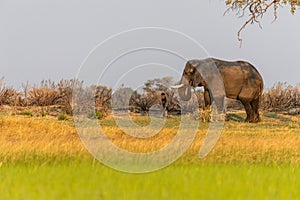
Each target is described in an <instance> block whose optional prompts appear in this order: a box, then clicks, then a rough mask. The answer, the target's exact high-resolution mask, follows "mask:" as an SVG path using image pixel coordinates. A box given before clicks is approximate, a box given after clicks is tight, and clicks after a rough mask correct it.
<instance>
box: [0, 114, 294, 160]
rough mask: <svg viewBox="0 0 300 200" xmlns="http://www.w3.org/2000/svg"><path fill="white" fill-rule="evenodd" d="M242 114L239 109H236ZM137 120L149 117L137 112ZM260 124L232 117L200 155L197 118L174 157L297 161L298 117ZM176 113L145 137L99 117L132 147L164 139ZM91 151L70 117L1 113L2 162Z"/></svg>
mask: <svg viewBox="0 0 300 200" xmlns="http://www.w3.org/2000/svg"><path fill="white" fill-rule="evenodd" d="M235 115H238V116H243V113H235ZM134 120H135V121H136V122H137V123H144V124H147V119H146V118H143V117H135V118H134ZM262 120H263V121H262V122H261V123H258V124H249V123H243V122H237V121H233V120H231V121H230V122H226V124H225V126H224V129H223V131H222V135H221V137H220V139H219V141H218V143H217V145H216V146H215V148H214V149H213V151H212V152H211V153H210V154H209V155H208V156H207V157H205V158H204V159H199V158H198V156H197V155H198V151H199V149H200V146H201V144H202V142H203V139H204V137H205V134H206V131H207V128H208V124H206V123H201V125H200V128H199V130H198V132H197V135H196V138H195V140H194V142H193V144H192V145H191V147H190V149H189V150H188V151H187V153H186V154H185V155H184V156H183V157H182V158H181V159H180V160H179V161H178V162H213V163H215V162H217V163H258V164H259V163H262V164H272V163H275V164H300V119H299V117H296V116H294V117H291V116H283V115H279V114H272V115H269V116H268V117H263V118H262ZM178 123H179V121H178V119H177V118H171V119H168V121H167V126H166V128H164V129H163V130H162V131H161V132H159V134H157V135H155V136H153V137H151V138H148V139H137V138H134V137H131V136H128V135H126V134H124V133H123V132H122V130H120V129H119V128H117V126H116V125H115V124H114V122H113V120H112V119H111V118H108V119H105V120H103V121H102V122H101V124H102V129H103V130H104V132H105V134H106V135H107V136H108V138H110V140H111V141H112V142H113V143H114V144H115V145H117V146H119V147H121V148H123V149H127V150H129V151H132V152H149V151H154V150H157V149H160V148H162V147H164V146H165V145H167V144H168V143H169V142H170V141H171V140H172V138H173V137H174V136H175V134H176V133H177V130H178ZM53 157H55V158H56V159H58V160H60V159H65V158H88V159H91V158H92V157H91V156H90V154H89V153H88V151H87V150H86V149H85V147H84V146H83V144H82V142H81V140H80V138H79V136H78V135H77V132H76V129H75V126H74V124H73V122H72V121H70V120H69V121H58V120H57V119H56V118H42V117H27V116H8V115H1V116H0V158H1V160H2V161H0V162H8V163H13V162H16V161H28V162H30V161H34V159H36V158H38V159H42V160H43V161H45V162H46V161H47V160H49V159H50V160H51V159H52V158H53Z"/></svg>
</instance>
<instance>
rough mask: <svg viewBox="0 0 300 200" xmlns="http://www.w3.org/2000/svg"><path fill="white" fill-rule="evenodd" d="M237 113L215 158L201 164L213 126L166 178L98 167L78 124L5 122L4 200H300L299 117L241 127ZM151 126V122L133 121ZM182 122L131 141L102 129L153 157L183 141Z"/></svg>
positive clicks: (0, 141) (1, 133) (0, 138)
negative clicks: (177, 138)
mask: <svg viewBox="0 0 300 200" xmlns="http://www.w3.org/2000/svg"><path fill="white" fill-rule="evenodd" d="M243 117H245V115H244V112H234V113H230V119H231V120H230V121H229V122H226V123H225V126H224V128H223V131H222V135H221V137H220V139H219V141H218V142H217V145H216V146H215V148H214V149H213V151H212V152H211V153H210V154H209V155H208V156H207V157H205V158H204V159H200V158H198V152H199V148H200V146H201V144H202V142H203V139H204V137H205V134H206V131H207V128H208V126H209V124H208V123H200V127H199V129H198V132H197V135H196V138H195V140H194V142H193V144H192V145H191V147H190V148H189V150H188V151H187V152H186V153H185V154H184V155H183V156H182V157H181V158H180V159H179V160H177V161H176V162H175V163H173V164H171V165H170V166H168V167H166V168H163V169H161V170H159V171H155V172H151V173H146V174H129V173H123V172H119V171H116V170H114V169H111V168H109V167H107V166H104V165H103V164H101V163H99V162H98V161H97V160H95V159H94V158H93V157H92V156H91V155H90V154H89V152H88V151H87V150H86V148H85V147H84V146H83V144H82V142H81V140H80V138H79V136H78V135H77V132H76V128H75V126H74V123H73V121H72V120H71V119H68V120H65V121H59V120H58V119H57V118H53V117H49V116H45V117H32V116H26V115H25V116H24V115H23V116H20V115H10V114H8V113H1V114H0V199H299V198H300V189H299V188H300V129H299V128H300V116H288V115H280V114H276V113H264V114H263V116H262V122H261V123H258V124H249V123H244V122H240V120H242V118H243ZM133 119H134V121H135V122H136V123H137V124H140V125H147V124H148V123H149V119H148V118H147V117H133ZM178 123H179V117H172V118H169V119H168V120H167V122H166V126H165V128H164V129H163V130H162V131H161V132H160V133H159V134H157V135H155V136H154V137H152V138H150V139H146V140H143V139H135V138H132V137H130V136H126V135H124V134H123V133H122V131H121V130H120V129H119V128H118V127H117V126H116V124H115V122H114V121H113V119H112V118H109V117H108V118H106V119H103V120H101V126H102V128H103V130H104V131H105V133H106V134H107V136H108V137H109V138H110V139H111V141H113V143H114V144H116V145H118V146H120V147H121V148H124V149H128V150H130V151H134V152H148V151H152V150H154V149H159V148H161V147H162V146H164V145H165V144H167V143H168V142H169V141H170V140H171V139H172V138H173V137H174V135H175V134H176V131H177V129H178V126H177V125H178Z"/></svg>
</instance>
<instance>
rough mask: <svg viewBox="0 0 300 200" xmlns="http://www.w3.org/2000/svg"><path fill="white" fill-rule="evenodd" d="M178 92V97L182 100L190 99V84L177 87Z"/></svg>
mask: <svg viewBox="0 0 300 200" xmlns="http://www.w3.org/2000/svg"><path fill="white" fill-rule="evenodd" d="M178 93H179V96H180V98H181V99H182V100H183V101H188V100H190V99H191V86H190V85H184V86H183V87H181V88H179V89H178Z"/></svg>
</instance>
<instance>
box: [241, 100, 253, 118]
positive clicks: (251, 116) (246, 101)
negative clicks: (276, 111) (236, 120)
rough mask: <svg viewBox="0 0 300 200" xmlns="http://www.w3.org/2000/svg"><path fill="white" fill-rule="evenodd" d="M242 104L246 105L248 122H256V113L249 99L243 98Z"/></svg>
mask: <svg viewBox="0 0 300 200" xmlns="http://www.w3.org/2000/svg"><path fill="white" fill-rule="evenodd" d="M241 102H242V104H243V105H244V107H245V110H246V114H247V118H246V120H245V121H246V122H254V114H253V110H252V107H251V104H250V101H249V100H242V99H241Z"/></svg>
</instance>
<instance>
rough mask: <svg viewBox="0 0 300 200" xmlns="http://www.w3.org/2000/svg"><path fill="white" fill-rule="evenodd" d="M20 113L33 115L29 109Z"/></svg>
mask: <svg viewBox="0 0 300 200" xmlns="http://www.w3.org/2000/svg"><path fill="white" fill-rule="evenodd" d="M21 115H27V116H30V117H32V116H33V112H32V111H31V110H25V111H23V112H22V113H21Z"/></svg>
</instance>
